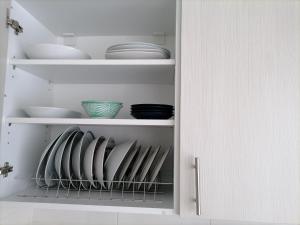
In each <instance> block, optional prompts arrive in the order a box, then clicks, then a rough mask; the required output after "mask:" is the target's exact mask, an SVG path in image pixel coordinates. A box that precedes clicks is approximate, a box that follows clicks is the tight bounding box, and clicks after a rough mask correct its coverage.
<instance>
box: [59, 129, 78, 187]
mask: <svg viewBox="0 0 300 225" xmlns="http://www.w3.org/2000/svg"><path fill="white" fill-rule="evenodd" d="M82 136H83V132H82V131H78V132H77V133H76V134H75V135H74V137H73V138H72V140H71V141H70V143H69V144H67V147H66V150H65V152H64V154H63V159H62V161H63V163H62V164H63V171H64V174H65V176H66V178H67V179H68V180H69V182H70V184H71V185H72V186H73V187H74V188H78V187H79V182H75V181H73V174H72V169H71V154H72V151H73V149H74V148H75V146H76V145H77V143H78V142H79V141H80V140H81V138H82Z"/></svg>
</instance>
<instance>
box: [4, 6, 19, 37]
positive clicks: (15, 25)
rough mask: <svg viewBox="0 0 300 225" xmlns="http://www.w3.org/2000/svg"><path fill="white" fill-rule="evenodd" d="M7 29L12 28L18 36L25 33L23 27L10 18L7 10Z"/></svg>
mask: <svg viewBox="0 0 300 225" xmlns="http://www.w3.org/2000/svg"><path fill="white" fill-rule="evenodd" d="M6 27H11V28H12V29H14V30H15V34H16V35H18V34H19V33H23V27H21V25H20V24H19V22H18V21H17V20H14V19H11V18H10V11H9V9H7V10H6Z"/></svg>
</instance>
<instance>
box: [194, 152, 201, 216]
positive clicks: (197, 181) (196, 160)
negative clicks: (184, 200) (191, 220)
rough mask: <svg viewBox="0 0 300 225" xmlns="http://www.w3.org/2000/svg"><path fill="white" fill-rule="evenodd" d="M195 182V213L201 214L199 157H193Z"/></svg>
mask: <svg viewBox="0 0 300 225" xmlns="http://www.w3.org/2000/svg"><path fill="white" fill-rule="evenodd" d="M195 182H196V214H197V215H198V216H200V215H201V205H200V201H201V199H200V159H199V158H198V157H196V158H195Z"/></svg>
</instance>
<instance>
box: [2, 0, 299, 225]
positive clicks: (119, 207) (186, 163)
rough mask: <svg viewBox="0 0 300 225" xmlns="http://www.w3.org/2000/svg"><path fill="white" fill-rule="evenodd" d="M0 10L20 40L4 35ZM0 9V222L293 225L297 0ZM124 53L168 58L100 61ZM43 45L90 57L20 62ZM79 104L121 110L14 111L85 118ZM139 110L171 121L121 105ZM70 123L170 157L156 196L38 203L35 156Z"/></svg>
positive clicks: (24, 3) (46, 194) (27, 1)
mask: <svg viewBox="0 0 300 225" xmlns="http://www.w3.org/2000/svg"><path fill="white" fill-rule="evenodd" d="M74 2H75V1H74ZM6 8H8V9H9V11H10V17H11V18H12V19H15V20H17V21H18V22H19V23H20V24H21V26H22V27H23V28H24V32H23V33H20V34H19V35H16V34H15V33H14V30H13V29H11V28H6ZM0 10H1V11H0V12H1V13H0V22H1V24H0V28H1V29H0V50H1V51H0V56H1V66H0V75H1V85H0V87H1V93H0V94H1V97H0V109H1V112H0V114H1V116H2V119H1V148H0V166H2V165H3V164H4V162H6V161H7V162H9V163H10V164H11V165H13V166H14V170H13V172H11V173H9V174H8V177H7V178H3V179H2V177H1V179H0V223H1V224H2V223H3V224H42V223H44V224H54V223H64V224H68V223H69V224H78V225H79V224H134V223H142V224H205V225H207V224H222V223H223V222H219V221H217V220H218V219H220V220H228V221H231V220H235V221H254V222H255V221H258V222H275V223H299V222H300V214H299V211H300V166H299V165H300V162H299V161H300V151H299V149H300V148H299V147H300V146H299V141H298V140H299V136H300V128H299V121H300V113H299V112H300V101H299V100H300V86H299V83H300V76H299V73H300V63H299V59H300V44H299V43H300V41H299V40H300V31H299V29H298V28H299V25H300V22H299V21H300V3H299V2H297V1H293V0H291V1H284V0H282V1H276V0H274V1H269V0H262V1H250V0H246V1H225V0H220V1H219V0H212V1H205V0H183V1H181V0H176V1H175V0H155V1H147V0H123V1H119V0H110V1H82V0H78V1H76V2H75V3H73V2H72V4H71V3H70V1H68V0H61V1H59V2H56V1H51V0H45V1H31V0H3V1H1V0H0ZM66 12H68V13H66ZM70 33H74V37H71V38H70V36H72V34H70ZM132 41H133V42H136V41H141V42H154V43H157V44H161V45H162V46H164V47H166V48H168V49H170V50H171V52H172V55H171V59H164V60H107V59H104V53H105V50H106V48H107V47H108V46H110V45H113V44H115V43H122V42H132ZM45 42H46V43H60V44H63V43H68V44H72V45H74V46H76V47H77V48H79V49H81V50H83V51H85V52H88V53H89V54H90V55H91V56H92V58H93V59H91V60H32V59H27V58H26V57H25V48H26V47H27V46H29V45H30V44H35V43H45ZM85 99H105V100H108V99H112V100H118V101H121V102H123V103H124V108H123V109H122V111H121V112H120V113H119V115H118V118H117V119H102V120H99V119H88V118H79V119H73V118H72V119H64V118H52V119H51V118H28V117H26V115H25V114H24V112H23V111H22V109H23V108H24V107H26V106H31V105H44V106H54V107H66V108H70V109H73V110H76V111H81V112H82V113H84V111H83V109H82V107H81V105H80V101H81V100H85ZM142 102H144V103H145V102H146V103H151V102H154V103H165V104H172V105H174V106H175V117H174V119H170V120H135V119H133V118H132V117H131V116H130V105H131V104H134V103H142ZM71 125H78V126H80V128H81V129H82V130H84V131H87V130H91V131H93V132H94V133H95V134H96V136H100V135H104V136H112V137H115V139H116V140H117V141H118V142H119V143H120V142H122V141H125V140H128V139H132V138H134V139H138V140H139V141H140V143H142V144H143V145H150V144H151V145H159V144H160V145H163V146H170V145H171V146H173V149H172V151H171V153H170V154H169V156H168V158H167V160H166V163H165V164H164V166H163V168H162V170H161V173H160V181H161V182H164V183H165V184H164V185H166V186H164V188H159V191H158V192H156V191H155V192H153V191H152V192H150V193H147V195H146V194H145V196H146V197H144V192H143V191H140V192H139V193H137V192H134V191H133V192H129V195H130V198H129V199H127V197H126V199H124V195H123V194H124V192H122V190H121V191H120V190H114V191H112V192H109V191H107V192H106V193H105V194H106V195H105V196H106V197H108V198H106V199H102V197H103V196H102V192H101V193H100V192H99V193H98V192H93V193H92V194H90V193H89V191H85V192H84V191H82V190H80V191H79V192H77V193H76V197H75V198H72V197H70V196H69V195H68V194H66V193H68V191H65V192H64V189H60V188H58V189H57V188H56V189H55V190H44V191H41V190H40V189H38V188H37V187H36V186H35V185H34V184H35V182H34V180H33V179H32V178H33V177H34V174H35V170H36V167H37V163H38V160H39V158H40V156H41V153H42V151H43V150H44V148H45V147H46V145H47V144H48V143H49V141H50V140H51V139H53V137H54V136H56V135H57V133H59V132H61V131H62V130H64V129H65V128H66V127H67V126H71ZM195 157H198V158H199V170H198V172H199V186H198V190H199V202H198V203H199V204H198V206H199V210H200V216H195V212H196V203H195V192H196V184H195V168H194V166H195V165H194V164H195ZM161 185H163V184H161ZM98 191H99V190H98ZM131 191H132V190H131ZM41 192H43V193H42V194H41ZM154 193H155V194H154ZM116 196H117V197H116ZM126 196H128V192H126ZM139 196H140V197H142V198H139ZM73 197H74V196H73ZM25 209H26V210H25ZM131 213H134V214H136V215H131ZM16 214H17V215H18V216H17V217H16V216H15V215H16ZM145 214H147V215H145ZM154 214H164V215H159V216H157V215H155V216H154ZM175 214H181V215H180V216H179V215H175ZM181 216H182V217H181ZM70 217H72V218H71V219H70ZM97 221H99V223H98V222H97ZM228 223H231V222H228Z"/></svg>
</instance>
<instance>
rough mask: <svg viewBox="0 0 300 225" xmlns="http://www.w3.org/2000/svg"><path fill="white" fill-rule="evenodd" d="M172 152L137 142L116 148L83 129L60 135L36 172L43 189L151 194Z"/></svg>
mask: <svg viewBox="0 0 300 225" xmlns="http://www.w3.org/2000/svg"><path fill="white" fill-rule="evenodd" d="M169 151H170V148H167V149H163V148H161V147H160V146H156V147H151V146H147V147H143V146H140V145H137V141H136V140H129V141H126V142H123V143H120V144H115V141H114V139H113V138H111V137H103V136H100V137H95V136H94V135H93V133H92V132H90V131H87V132H82V131H81V130H80V128H79V127H75V126H74V127H69V128H68V129H66V130H65V131H64V132H62V133H61V134H59V135H57V136H56V137H55V138H54V139H53V140H52V141H51V142H50V143H49V145H48V146H47V147H46V149H45V150H44V151H43V153H42V155H41V158H40V161H39V164H38V168H37V171H36V183H37V185H38V186H40V187H54V186H58V185H59V188H72V189H79V190H90V189H91V188H93V189H102V188H104V189H105V188H106V189H110V188H121V187H122V188H123V189H124V188H126V189H128V188H130V187H132V188H134V189H141V188H142V189H143V190H145V189H146V188H147V189H148V190H149V189H150V188H151V186H153V185H152V184H153V182H155V180H156V178H157V176H158V173H159V171H160V169H161V167H162V165H163V163H164V161H165V159H166V157H167V155H168V153H169Z"/></svg>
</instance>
